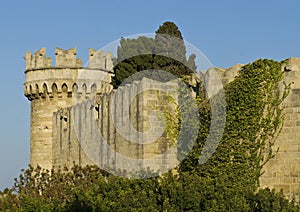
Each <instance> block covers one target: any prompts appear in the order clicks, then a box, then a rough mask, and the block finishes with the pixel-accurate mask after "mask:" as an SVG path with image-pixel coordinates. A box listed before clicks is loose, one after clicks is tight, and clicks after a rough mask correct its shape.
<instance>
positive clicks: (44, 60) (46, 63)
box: [24, 48, 113, 71]
mask: <svg viewBox="0 0 300 212" xmlns="http://www.w3.org/2000/svg"><path fill="white" fill-rule="evenodd" d="M76 55H77V53H76V48H71V49H68V50H63V49H61V48H56V50H55V65H54V66H53V65H52V58H51V57H46V48H41V49H39V50H38V51H36V52H35V53H34V54H32V53H31V52H29V51H27V52H26V54H25V56H24V59H25V60H26V71H29V70H35V69H48V68H83V66H82V61H81V59H80V58H77V57H76ZM112 59H113V56H112V53H110V52H106V53H105V52H103V51H102V50H98V51H97V50H94V49H92V48H90V49H89V60H88V67H87V68H91V69H102V70H112V68H113V60H112Z"/></svg>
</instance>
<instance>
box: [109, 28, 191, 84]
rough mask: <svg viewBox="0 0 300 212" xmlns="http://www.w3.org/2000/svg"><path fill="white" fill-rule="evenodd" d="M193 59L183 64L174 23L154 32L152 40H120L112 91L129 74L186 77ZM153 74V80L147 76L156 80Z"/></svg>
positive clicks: (182, 55)
mask: <svg viewBox="0 0 300 212" xmlns="http://www.w3.org/2000/svg"><path fill="white" fill-rule="evenodd" d="M194 59H195V56H191V57H190V58H189V62H188V61H187V59H186V48H185V45H184V41H183V39H182V35H181V32H180V31H179V30H178V27H177V26H176V25H175V24H174V23H172V22H166V23H164V24H163V25H162V26H160V27H159V29H158V30H157V31H156V36H155V38H148V37H144V36H141V37H138V38H136V39H124V38H122V39H121V41H120V46H119V47H118V50H117V59H116V61H117V62H116V65H115V67H114V72H115V75H114V76H113V77H112V84H113V85H114V87H115V88H116V87H118V86H119V85H120V84H121V83H123V82H124V80H125V79H127V78H128V77H130V76H131V75H133V74H135V73H137V72H141V71H144V70H153V72H155V70H163V71H166V72H170V73H171V74H173V75H174V76H175V77H182V76H184V75H189V74H191V73H193V72H194V71H195V69H196V66H195V63H194V62H193V60H194ZM189 65H191V66H189ZM194 68H195V69H194ZM153 75H154V76H155V77H153V76H147V77H149V78H154V79H156V80H160V79H159V77H157V76H156V75H155V73H153ZM136 80H138V79H136Z"/></svg>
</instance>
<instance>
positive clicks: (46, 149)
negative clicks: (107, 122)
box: [24, 48, 113, 169]
mask: <svg viewBox="0 0 300 212" xmlns="http://www.w3.org/2000/svg"><path fill="white" fill-rule="evenodd" d="M55 55H56V63H55V66H53V65H52V59H51V58H47V57H46V49H45V48H42V49H40V50H38V51H37V52H35V53H34V54H33V55H32V54H31V53H30V52H27V53H26V55H25V57H24V58H25V60H26V70H25V76H26V80H25V83H24V95H25V96H26V97H27V98H28V100H29V101H30V102H31V113H30V118H31V119H30V165H31V166H33V167H36V166H37V165H39V166H41V167H42V168H45V169H51V168H52V166H53V131H52V126H53V121H52V120H53V113H54V112H56V111H57V110H59V109H62V108H66V107H70V106H72V104H74V103H77V102H78V100H79V101H83V100H85V99H86V98H88V97H90V96H92V95H94V94H96V93H106V92H110V91H111V90H112V86H111V85H110V78H111V74H112V68H113V64H112V54H111V53H103V52H102V51H95V50H93V49H90V50H89V63H88V67H83V66H82V62H81V59H77V58H76V49H75V48H72V49H69V50H63V49H60V48H57V49H56V51H55ZM74 100H75V101H74Z"/></svg>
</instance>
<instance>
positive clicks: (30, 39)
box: [0, 0, 300, 189]
mask: <svg viewBox="0 0 300 212" xmlns="http://www.w3.org/2000/svg"><path fill="white" fill-rule="evenodd" d="M299 11H300V1H298V0H286V1H277V0H273V1H271V0H269V1H268V0H266V1H258V0H252V1H246V0H245V1H241V0H239V1H230V0H228V1H221V0H220V1H216V0H211V1H201V0H190V1H177V0H172V1H170V0H163V1H162V0H160V1H157V0H151V1H140V0H139V1H136V0H133V1H130V0H128V1H124V0H123V1H121V0H120V1H116V0H111V1H85V2H83V1H75V0H74V1H30V0H28V1H2V2H1V3H0V27H1V31H0V58H1V59H0V73H1V77H0V89H1V91H2V97H1V104H0V117H1V118H0V146H1V148H0V189H3V188H4V187H7V186H11V185H12V184H13V178H14V177H17V176H18V175H19V173H20V169H21V168H26V167H27V164H28V163H29V126H30V104H29V102H28V101H27V99H26V98H25V97H24V95H23V83H24V80H25V75H24V69H25V61H24V59H23V56H24V55H25V52H26V51H27V50H29V51H31V52H34V51H36V50H38V49H39V48H41V47H46V48H47V54H48V56H51V57H53V58H54V50H55V48H56V47H61V48H65V49H68V48H72V47H77V52H78V54H77V55H78V57H81V58H82V60H83V62H84V61H86V59H87V56H88V48H90V47H93V48H95V49H99V48H101V47H103V46H105V45H106V44H108V43H110V42H112V41H114V40H116V39H119V38H120V37H121V36H124V37H125V36H130V35H134V34H140V33H152V32H154V31H155V30H156V29H157V28H158V26H159V25H160V24H162V23H163V22H164V21H174V22H175V23H176V24H177V25H178V26H179V28H180V30H181V32H182V34H183V37H184V39H185V40H187V41H188V42H190V43H192V44H193V45H195V46H196V47H197V48H199V49H200V50H201V51H202V52H204V54H205V55H206V56H207V57H208V58H209V59H210V61H211V62H212V63H213V65H215V66H218V67H230V66H232V65H234V64H236V63H249V62H252V61H254V60H255V59H258V58H270V59H275V60H283V59H286V58H288V57H300V12H299Z"/></svg>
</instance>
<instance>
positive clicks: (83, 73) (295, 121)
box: [24, 48, 300, 197]
mask: <svg viewBox="0 0 300 212" xmlns="http://www.w3.org/2000/svg"><path fill="white" fill-rule="evenodd" d="M25 59H26V71H25V74H26V82H25V85H24V93H25V96H26V97H27V98H28V99H29V100H30V101H31V132H30V133H31V139H30V140H31V145H30V146H31V149H30V155H31V159H30V161H31V165H33V166H36V165H37V164H39V165H41V166H42V167H44V168H48V169H50V168H51V167H52V166H64V165H67V166H71V165H72V164H73V162H75V163H76V164H80V165H83V166H84V165H87V164H97V165H99V166H101V167H103V166H104V165H105V164H107V165H109V166H110V167H109V168H113V169H114V168H115V169H117V168H124V167H128V168H129V169H130V167H138V166H140V167H148V166H150V167H154V168H155V167H157V168H160V169H168V167H172V166H173V165H174V163H176V162H177V161H176V152H172V151H171V152H168V153H167V154H162V153H164V151H165V149H167V147H168V145H170V141H169V140H168V139H167V138H166V135H165V134H163V135H162V137H159V133H157V134H155V131H154V132H152V131H150V132H151V133H152V134H151V136H154V137H157V136H158V137H159V139H157V141H156V142H154V143H151V144H141V143H134V142H132V140H134V138H137V137H138V136H141V135H140V134H139V133H138V132H147V131H149V129H150V130H151V127H153V126H150V125H149V123H150V122H149V117H151V112H153V110H155V108H159V107H163V105H164V104H162V100H161V99H162V96H164V94H162V92H160V91H157V90H151V89H149V88H151V87H152V88H154V87H155V86H157V84H156V85H154V84H155V83H157V82H153V81H145V80H144V81H139V82H135V83H133V84H132V85H131V86H127V87H126V86H125V87H124V88H122V89H118V92H117V93H116V91H115V90H112V87H111V86H110V84H109V83H110V77H111V75H112V74H113V73H112V72H111V70H112V67H113V65H112V55H111V54H110V53H103V52H102V51H95V50H93V49H91V50H90V51H89V63H88V67H82V63H81V60H80V59H77V58H76V49H70V50H62V49H57V50H56V65H55V66H53V65H52V59H51V58H46V50H45V49H44V48H43V49H41V50H39V51H37V52H36V53H34V54H33V55H31V53H29V52H27V53H26V55H25ZM241 67H242V65H239V64H238V65H235V66H233V67H231V68H229V69H221V68H215V70H216V71H217V73H218V75H219V76H220V79H221V81H222V82H223V84H224V85H225V84H227V83H229V82H231V81H232V80H234V77H235V76H236V75H237V74H238V71H239V70H240V68H241ZM282 68H283V71H284V81H285V82H287V83H289V82H294V83H293V85H292V88H291V92H290V94H289V96H288V97H287V99H286V100H285V102H284V106H285V109H284V112H285V114H286V116H285V122H284V126H283V129H282V131H281V133H280V135H279V137H278V138H277V139H276V143H275V147H274V150H275V149H277V147H278V148H279V151H278V153H277V154H276V156H275V157H274V158H273V159H271V161H270V162H269V163H267V164H266V165H265V167H264V171H265V173H264V174H263V176H262V177H261V179H260V183H261V186H262V187H265V186H268V187H271V188H276V189H277V190H280V189H283V191H284V193H285V194H286V195H289V196H291V195H297V196H298V197H299V195H300V133H298V132H299V130H300V59H299V58H290V59H288V60H287V61H286V64H285V65H283V67H282ZM207 73H208V74H206V76H204V79H205V78H207V77H209V71H208V72H207ZM143 86H144V87H143ZM147 86H148V87H147ZM146 87H147V89H146V91H142V90H143V88H146ZM169 90H170V91H171V90H174V89H173V88H172V86H171V87H170V89H169ZM138 91H141V92H140V93H139V92H138ZM137 92H138V95H136V93H137ZM128 100H130V101H128ZM128 102H130V106H129V105H128ZM124 108H128V110H127V109H124ZM111 114H113V117H112V115H111ZM124 117H125V118H124ZM126 117H128V119H127V118H126ZM118 118H119V119H118ZM120 118H121V119H120ZM116 123H118V124H119V126H120V127H121V128H122V129H123V133H125V134H127V135H131V137H130V136H129V137H127V138H126V136H125V137H124V135H123V134H120V133H119V129H118V127H116ZM118 124H117V125H118ZM157 127H158V128H157V132H160V129H162V128H163V126H162V125H161V121H159V120H157ZM83 132H84V133H83ZM93 132H97V133H93ZM142 136H145V137H144V138H142V139H141V138H139V139H138V140H139V141H140V142H143V140H147V136H149V134H147V133H144V135H142ZM151 136H150V137H151ZM129 141H130V142H129ZM89 142H91V143H89ZM88 145H94V146H93V147H94V148H92V151H91V150H89V149H86V146H88ZM157 155H163V156H162V157H160V158H155V156H157ZM120 156H124V157H125V158H122V157H120ZM128 158H131V159H132V160H127V159H128ZM153 158H155V159H153ZM147 159H149V160H147Z"/></svg>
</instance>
